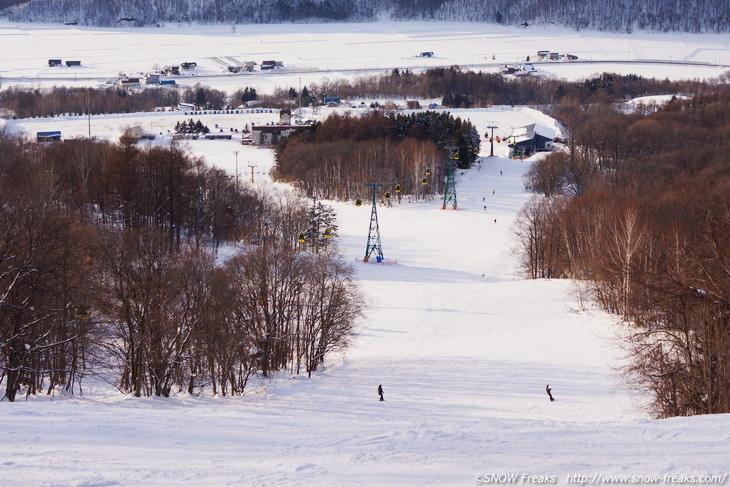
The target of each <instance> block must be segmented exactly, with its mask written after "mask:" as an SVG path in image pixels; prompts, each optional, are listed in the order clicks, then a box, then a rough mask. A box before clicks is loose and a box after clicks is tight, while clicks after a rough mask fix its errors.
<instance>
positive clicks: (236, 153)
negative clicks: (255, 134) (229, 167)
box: [233, 150, 240, 191]
mask: <svg viewBox="0 0 730 487" xmlns="http://www.w3.org/2000/svg"><path fill="white" fill-rule="evenodd" d="M239 152H240V151H237V150H234V151H233V155H234V156H236V191H238V153H239Z"/></svg>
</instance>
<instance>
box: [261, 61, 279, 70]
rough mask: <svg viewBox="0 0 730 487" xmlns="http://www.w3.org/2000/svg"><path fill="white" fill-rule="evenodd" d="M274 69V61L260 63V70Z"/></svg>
mask: <svg viewBox="0 0 730 487" xmlns="http://www.w3.org/2000/svg"><path fill="white" fill-rule="evenodd" d="M275 67H276V61H261V70H262V71H265V70H268V69H274V68H275Z"/></svg>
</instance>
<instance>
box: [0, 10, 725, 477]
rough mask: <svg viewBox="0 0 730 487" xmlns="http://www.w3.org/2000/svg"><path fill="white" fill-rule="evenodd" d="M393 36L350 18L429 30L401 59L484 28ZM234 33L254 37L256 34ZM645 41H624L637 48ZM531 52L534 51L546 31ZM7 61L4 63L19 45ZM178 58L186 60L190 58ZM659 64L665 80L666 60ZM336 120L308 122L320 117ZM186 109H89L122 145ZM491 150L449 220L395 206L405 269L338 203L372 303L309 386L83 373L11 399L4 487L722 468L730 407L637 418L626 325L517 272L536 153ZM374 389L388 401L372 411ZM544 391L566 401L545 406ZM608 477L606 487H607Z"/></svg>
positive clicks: (504, 112)
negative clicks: (195, 388) (240, 387)
mask: <svg viewBox="0 0 730 487" xmlns="http://www.w3.org/2000/svg"><path fill="white" fill-rule="evenodd" d="M388 25H390V27H387V26H386V27H378V29H380V32H379V33H378V32H372V33H371V32H370V31H368V29H371V30H376V26H372V25H370V26H364V25H359V24H358V25H356V26H349V27H348V28H351V29H352V37H351V38H350V39H351V41H352V42H355V41H356V39H359V38H363V37H367V36H369V35H381V36H386V34H388V32H387V29H388V28H390V29H393V32H391V33H390V34H388V35H389V36H390V37H389V38H390V39H391V41H390V42H391V43H392V42H394V41H392V39H393V38H396V37H398V35H406V34H399V32H402V31H407V34H408V35H407V36H406V39H411V40H410V41H409V42H412V39H413V38H415V37H416V34H418V33H419V32H420V34H419V35H420V36H421V37H422V38H424V39H425V40H424V42H423V43H422V44H407V45H408V50H407V52H411V51H420V50H433V51H437V50H438V51H441V49H440V48H437V47H433V46H435V44H434V43H435V42H436V41H435V40H434V39H435V38H436V37H438V36H442V37H444V38H446V39H450V42H454V43H456V42H457V41H456V39H457V38H460V37H466V38H467V39H471V41H470V42H472V44H470V45H474V44H473V43H474V42H476V41H479V40H483V39H484V37H483V34H479V33H474V34H469V33H468V32H466V31H465V29H466V28H470V29H471V28H474V29H476V28H477V27H476V26H471V25H467V26H466V27H465V28H464V29H462V28H461V27H459V28H457V27H455V25H454V24H452V25H450V26H449V25H446V26H445V27H444V26H442V25H441V24H433V25H431V24H428V29H426V28H425V27H423V26H421V27H420V30H418V29H416V28H415V27H412V26H409V24H405V25H401V24H388ZM459 26H461V24H459ZM2 27H3V28H4V29H11V28H12V29H15V31H17V32H18V35H31V34H32V36H37V37H39V38H41V39H43V38H46V40H47V41H48V40H49V39H56V40H57V45H59V46H67V45H70V44H71V42H70V41H69V42H66V41H68V38H71V39H73V38H75V37H76V36H80V35H86V34H88V36H87V37H85V39H86V45H87V48H88V52H89V56H91V53H92V52H93V51H94V49H95V48H96V49H99V51H100V52H99V53H98V55H99V56H102V55H104V56H106V57H109V58H114V57H115V56H116V55H117V54H119V53H120V52H121V50H116V51H115V50H113V49H114V48H113V47H110V46H115V45H118V44H119V42H120V38H121V37H123V36H122V35H121V34H122V33H124V34H125V35H127V36H129V37H130V38H131V37H133V36H132V33H130V32H129V31H116V30H109V31H105V35H106V36H111V37H112V38H113V40H112V39H107V38H105V37H104V36H96V35H95V36H94V37H93V42H94V46H96V47H92V45H91V44H90V42H89V38H90V36H91V33H96V32H97V31H100V29H88V30H87V29H79V28H74V29H68V36H67V38H65V37H63V36H62V34H63V33H64V32H66V30H65V29H63V28H61V27H58V26H50V27H47V29H48V31H49V32H48V33H46V32H44V31H43V30H42V29H41V28H40V27H39V26H25V25H23V26H9V25H7V24H4V25H2ZM489 28H490V29H491V28H492V26H489ZM220 29H221V28H220V27H207V28H200V29H199V30H196V31H195V34H196V36H198V41H197V42H202V41H205V42H206V43H208V44H210V45H218V44H219V43H220V42H222V41H221V38H225V37H232V36H231V35H230V33H229V34H225V33H223V32H221V31H220ZM246 29H247V30H248V29H250V30H251V31H253V32H258V33H259V34H258V35H259V36H260V37H261V38H262V41H263V40H267V42H269V41H270V40H271V39H276V38H277V36H281V37H283V38H286V35H285V34H284V32H285V27H282V26H246ZM296 29H301V31H302V35H305V33H306V32H309V33H308V34H306V35H308V36H311V37H312V38H315V37H317V35H319V34H322V36H323V38H326V34H328V33H329V32H330V31H337V32H343V35H344V32H345V31H346V29H347V28H344V27H342V26H339V27H336V26H321V27H320V26H297V27H296ZM449 29H451V30H449ZM484 29H486V27H485V28H484ZM496 29H499V28H496ZM186 30H187V28H186ZM238 31H239V33H238V34H237V35H239V36H240V35H243V34H242V32H243V31H244V28H243V27H241V26H239V29H238ZM305 31H306V32H305ZM51 32H55V35H52V34H51ZM150 32H153V31H150ZM154 32H158V31H154ZM84 33H86V34H84ZM6 34H7V32H6ZM527 34H529V31H528V32H527ZM527 34H526V33H525V32H523V31H517V30H514V31H513V37H514V39H513V41H514V42H516V43H518V44H519V43H520V42H526V41H523V40H522V39H523V38H524V36H525V35H527ZM2 35H3V34H0V38H2ZM150 35H151V34H150ZM165 35H166V36H171V38H170V39H169V44H168V45H169V46H173V45H174V44H175V42H177V41H178V40H181V39H184V38H185V37H184V36H182V35H178V34H176V33H174V32H172V31H168V32H167V33H166V34H165ZM480 35H482V37H479V36H480ZM574 35H576V36H578V35H580V36H583V35H585V34H575V33H574ZM409 36H410V37H409ZM386 37H387V36H386ZM599 37H600V38H601V39H603V38H609V37H611V36H609V35H604V34H602V35H600V36H599ZM290 38H291V36H290ZM670 38H671V39H681V38H684V39H685V40H686V41H688V42H689V41H691V40H692V39H695V40H694V42H695V43H701V42H702V39H707V42H706V43H704V44H702V45H703V46H713V45H714V46H716V47H717V46H723V45H726V43H727V37H722V38H721V39H720V41H718V42H716V43H715V44H713V42H715V41H714V40H713V39H714V38H713V37H712V36H705V37H695V38H693V37H692V36H681V37H680V36H676V37H671V36H667V37H666V39H670ZM633 39H634V38H633V37H631V38H630V39H620V41H621V42H638V41H635V40H633ZM638 39H640V37H639V38H638ZM656 39H660V40H661V39H665V37H661V36H659V37H657V38H656ZM62 41H63V42H62ZM533 41H534V42H535V44H534V45H531V46H529V49H530V51H532V50H536V46H537V45H538V44H540V43H544V38H543V39H542V40H539V42H538V40H533ZM3 42H5V41H3ZM74 42H76V41H74ZM312 42H313V41H312ZM404 42H405V41H404ZM502 42H504V43H505V44H504V45H507V43H509V42H510V41H509V40H503V41H502ZM657 42H659V41H657ZM672 42H681V41H679V40H677V41H672ZM107 43H108V44H107ZM135 43H136V44H138V45H142V44H144V43H145V39H134V41H133V42H132V40H131V39H130V42H129V45H133V44H135ZM723 43H725V44H723ZM311 45H312V46H314V44H311ZM673 45H674V44H673ZM326 46H327V42H326V41H323V42H322V43H321V44H320V47H319V48H318V49H320V50H322V52H321V53H320V54H318V56H321V58H322V59H324V58H325V57H326V56H327V52H324V49H325V48H326ZM421 46H424V47H421ZM674 46H675V47H676V45H674ZM163 47H164V46H163ZM371 47H372V46H371ZM382 47H383V45H379V46H375V47H373V49H380V48H382ZM386 47H388V48H390V47H392V44H386ZM46 49H47V46H46ZM165 49H167V47H165ZM311 49H315V48H314V47H311ZM444 49H445V48H444ZM525 49H527V47H525ZM595 49H596V52H598V51H599V50H600V49H598V48H595ZM708 49H709V47H708ZM60 50H61V49H60V48H59V51H60ZM454 50H455V51H458V46H457V47H455V48H454ZM0 52H1V53H0V56H5V58H6V59H7V58H9V57H10V54H8V51H7V50H5V49H3V50H0ZM170 52H173V50H172V47H170ZM175 52H176V54H175V56H176V59H180V56H182V54H180V53H181V52H183V50H181V49H176V50H175ZM403 52H406V50H405V49H404V51H403ZM157 53H159V54H157ZM74 54H76V52H74ZM438 54H440V53H439V52H437V55H438ZM58 55H59V56H60V55H63V56H66V54H64V53H63V52H59V53H58ZM165 55H167V54H165V52H164V49H163V48H160V50H159V51H155V50H154V49H151V48H150V50H149V51H145V56H147V57H148V58H149V59H148V62H151V61H152V58H155V59H157V58H159V59H163V58H164V56H165ZM15 56H16V59H15V60H14V61H13V62H11V63H5V62H4V63H3V66H6V68H7V67H8V66H9V69H10V70H15V69H20V68H16V67H15V66H20V65H21V64H22V59H21V56H19V55H18V53H17V52H16V53H15ZM43 56H45V53H44V54H43ZM49 57H55V55H54V56H49ZM184 57H185V58H186V59H191V58H190V57H189V56H187V55H186V56H184ZM335 58H336V56H333V59H335ZM89 59H91V58H89ZM180 60H182V59H180ZM40 61H42V60H41V59H40V58H39V59H36V62H40ZM419 62H422V61H420V60H419ZM654 69H657V68H654ZM658 72H660V73H662V74H664V71H663V68H661V71H658ZM272 79H274V77H273V76H272ZM331 110H333V109H321V110H320V111H319V112H318V113H317V114H312V113H306V114H305V115H306V116H312V117H315V116H316V117H325V116H326V115H327V114H328V113H329V112H330V111H331ZM451 112H452V113H454V114H456V115H458V116H461V117H464V118H468V119H470V120H471V121H472V122H473V123H475V124H476V126H477V128H478V130H479V132H480V133H481V134H484V133H485V132H486V127H487V126H488V125H492V124H495V125H497V126H498V129H497V130H496V131H495V135H506V134H509V133H511V130H512V128H514V127H519V126H522V125H526V124H529V123H540V124H541V125H545V126H547V127H550V128H555V129H557V130H559V129H560V127H559V126H557V125H556V124H555V121H554V120H552V119H550V118H549V117H547V116H546V115H544V114H542V113H540V112H538V111H536V110H532V109H529V108H520V107H517V108H514V109H513V108H511V107H494V108H491V109H481V110H452V111H451ZM206 117H207V118H206ZM184 118H186V117H185V116H184V115H182V114H181V113H165V114H159V113H158V114H131V115H127V116H113V117H112V116H108V117H92V119H91V131H92V134H93V135H94V136H97V137H102V138H111V139H114V138H115V137H118V135H119V133H120V132H121V130H122V129H123V128H124V127H126V126H131V125H137V124H141V125H142V126H143V127H144V128H145V129H150V130H154V131H156V132H163V134H166V133H167V130H168V129H172V127H173V126H174V123H175V122H176V121H178V120H182V119H184ZM193 118H195V119H197V118H201V119H202V121H203V122H204V123H206V124H208V125H209V126H211V128H212V126H213V124H214V123H219V125H220V126H222V127H228V126H229V125H230V126H233V127H236V128H239V129H240V128H242V126H243V125H244V124H246V123H249V124H251V123H253V122H254V119H255V120H256V121H255V123H261V122H264V123H265V122H267V121H273V120H275V119H276V114H268V113H266V114H261V113H246V114H239V115H219V116H201V117H197V116H195V117H193ZM6 123H7V126H8V127H9V128H10V129H11V130H14V131H25V132H27V133H28V134H29V135H31V136H32V134H33V133H34V132H35V131H37V130H51V129H54V130H56V129H57V130H62V131H63V133H64V137H72V136H85V135H87V134H88V119H86V118H84V117H76V118H57V119H35V120H15V121H7V122H6ZM152 143H168V142H167V139H165V138H162V139H158V140H156V141H154V142H152ZM186 144H188V146H189V148H190V150H191V151H192V152H193V153H194V154H196V155H200V156H203V157H205V158H206V160H207V161H208V162H209V163H210V164H214V165H216V166H218V167H221V168H224V169H226V170H227V171H229V172H231V174H233V173H234V172H235V157H234V155H233V151H234V150H238V151H240V153H239V156H238V164H239V174H240V177H241V180H242V182H243V181H249V177H250V169H249V168H248V165H249V164H250V165H256V166H257V167H256V169H255V183H254V184H255V185H256V186H258V187H261V188H264V189H268V190H270V191H285V190H286V188H285V187H283V186H281V185H277V184H272V183H271V180H270V178H269V177H268V172H267V171H268V169H269V168H270V167H271V166H272V164H273V153H272V151H271V150H269V149H260V148H253V147H245V146H241V145H240V144H238V143H237V141H236V140H231V141H225V140H222V141H203V140H197V141H189V142H186ZM488 151H489V144H488V143H483V144H482V153H481V155H482V156H484V157H483V158H482V162H480V163H479V164H477V165H475V167H474V168H473V169H470V170H467V171H463V172H462V171H460V172H459V173H458V174H457V197H458V206H459V209H458V210H456V211H454V210H441V201H440V200H439V199H438V198H436V199H434V200H433V201H426V202H423V201H419V202H408V200H407V199H405V198H404V199H403V201H402V202H401V204H397V203H394V204H393V205H392V206H391V207H384V206H381V207H379V208H378V214H379V217H380V218H379V221H380V229H381V235H382V244H383V251H384V254H385V257H386V259H389V260H390V261H391V262H395V261H397V263H394V264H393V265H377V264H364V263H362V262H359V260H361V259H362V257H363V254H364V251H365V244H366V240H367V232H368V224H369V220H370V209H369V208H368V207H367V205H364V206H362V207H359V208H358V207H356V206H355V205H354V204H352V203H351V202H342V203H336V202H333V203H332V205H333V206H334V207H335V209H336V211H337V213H338V218H339V232H338V233H339V236H338V243H339V246H340V247H341V249H342V251H343V253H344V255H345V256H346V258H347V260H349V261H351V262H352V264H353V265H354V266H355V268H356V271H357V275H358V280H359V282H360V284H361V286H362V288H363V290H364V292H365V294H366V296H367V301H368V311H367V316H366V319H364V320H363V322H362V324H361V328H360V330H359V334H358V337H357V339H356V341H355V343H354V347H353V348H351V349H350V350H349V351H348V352H347V353H346V354H344V355H343V356H342V357H334V358H333V359H332V360H331V361H330V362H329V363H328V364H327V366H326V367H325V368H323V369H321V370H320V371H318V372H317V373H316V374H314V375H313V377H312V378H307V377H304V376H296V377H294V376H290V375H288V374H285V373H282V374H279V376H277V377H276V378H275V379H272V380H266V379H260V380H257V381H255V382H254V383H253V384H251V385H250V386H249V388H248V389H247V393H246V395H245V396H243V397H235V398H231V397H194V396H189V395H184V394H183V395H179V396H176V397H173V398H169V399H162V398H143V399H139V398H134V397H130V396H121V395H119V394H118V393H116V392H115V391H114V390H113V389H112V388H110V387H109V386H107V385H104V384H101V383H96V382H88V383H85V384H84V393H85V394H84V396H83V397H74V398H66V397H59V396H55V397H44V396H41V397H37V398H32V399H31V400H29V401H27V402H26V401H23V400H22V399H20V400H18V401H17V402H15V403H7V402H3V403H0V432H2V440H0V472H1V473H2V477H1V478H2V480H1V481H0V482H2V485H9V486H141V485H154V486H187V485H190V486H192V485H195V486H221V485H230V486H234V485H235V486H239V485H246V486H280V485H306V486H348V485H358V486H359V485H364V486H391V485H392V486H396V485H436V486H454V485H479V484H485V483H496V482H487V481H486V480H489V479H491V477H490V476H499V475H501V474H517V475H518V478H517V480H516V481H515V483H517V484H523V485H525V484H535V483H538V482H537V481H538V480H539V479H526V478H524V477H523V475H535V476H541V475H542V476H546V477H545V478H544V479H545V480H553V481H554V482H553V483H557V484H559V485H568V484H569V483H570V482H571V481H572V483H575V481H576V480H581V479H576V477H574V476H575V475H591V476H592V475H606V476H608V475H629V476H631V475H636V476H642V477H643V476H653V475H656V476H659V479H658V481H657V482H656V483H659V484H670V483H672V482H671V480H672V479H671V478H669V477H665V475H676V476H680V475H685V476H690V475H695V476H700V475H708V474H709V475H720V476H723V475H725V476H727V474H728V473H730V460H728V456H727V444H728V441H730V415H715V416H705V417H693V418H674V419H670V420H653V419H651V418H650V416H649V415H648V414H647V413H646V412H644V411H643V409H642V405H643V404H645V402H646V398H645V397H642V396H637V395H635V394H633V393H631V392H630V391H628V390H627V389H626V388H625V387H624V386H623V381H622V378H621V377H620V374H619V373H618V370H617V368H618V367H619V366H620V364H621V363H622V350H621V347H620V337H621V336H622V335H623V334H624V333H625V329H624V328H623V327H622V326H621V325H619V324H617V323H616V322H615V321H614V318H613V317H612V316H610V315H607V314H606V313H603V312H601V311H600V310H597V309H596V308H595V307H594V306H591V305H590V304H588V303H586V302H583V301H581V300H580V299H579V298H578V296H577V294H576V291H577V289H578V287H577V284H576V283H574V282H572V281H567V280H525V279H522V277H521V276H520V273H519V270H518V267H517V264H516V262H515V258H514V256H513V254H512V246H513V242H512V240H511V237H510V227H511V226H512V224H513V222H514V220H515V216H516V214H517V213H518V211H519V210H520V208H521V206H522V205H523V203H524V202H525V201H526V200H527V199H528V198H529V194H527V193H526V192H525V190H524V183H523V180H522V176H523V174H524V172H525V170H526V169H527V168H528V165H529V163H530V160H527V161H523V162H520V161H512V160H509V159H507V158H506V157H505V156H506V152H507V147H506V145H504V144H501V145H500V144H497V145H496V146H495V152H496V153H497V155H498V156H499V157H494V158H490V157H486V156H487V155H488V153H489V152H488ZM246 184H250V183H248V182H246ZM363 196H365V188H363ZM485 206H486V209H485ZM379 384H382V385H383V388H384V392H385V399H386V400H385V402H379V401H378V396H377V392H376V390H377V387H378V385H379ZM546 384H550V386H551V388H552V392H553V395H554V396H555V398H556V401H555V402H550V401H549V400H548V397H547V395H546V393H545V385H546ZM725 478H727V477H725ZM625 480H626V481H624V482H622V483H631V482H630V481H631V480H635V481H637V482H634V483H649V482H646V480H647V479H644V478H633V479H632V478H628V479H625ZM595 481H596V482H595V483H601V484H603V483H608V480H607V479H605V478H598V477H596V478H595ZM638 481H644V482H638ZM685 483H687V482H685Z"/></svg>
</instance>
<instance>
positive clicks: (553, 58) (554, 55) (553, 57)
mask: <svg viewBox="0 0 730 487" xmlns="http://www.w3.org/2000/svg"><path fill="white" fill-rule="evenodd" d="M548 57H549V58H550V60H551V61H558V60H559V59H560V53H559V52H551V53H550V55H549V56H548Z"/></svg>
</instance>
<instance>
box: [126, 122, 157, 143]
mask: <svg viewBox="0 0 730 487" xmlns="http://www.w3.org/2000/svg"><path fill="white" fill-rule="evenodd" d="M124 132H125V133H126V134H127V135H129V136H130V137H132V138H133V139H134V140H155V138H156V137H157V134H156V133H155V132H153V131H151V130H145V129H143V128H142V127H140V126H139V125H135V126H134V127H129V128H128V129H126V130H125V131H124Z"/></svg>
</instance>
